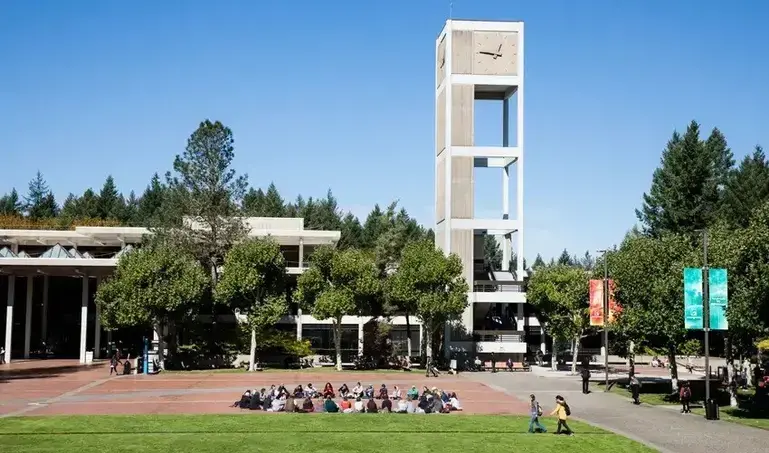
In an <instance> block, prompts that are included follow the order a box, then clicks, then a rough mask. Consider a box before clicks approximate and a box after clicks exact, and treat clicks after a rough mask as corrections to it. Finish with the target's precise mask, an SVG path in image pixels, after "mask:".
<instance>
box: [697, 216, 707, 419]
mask: <svg viewBox="0 0 769 453" xmlns="http://www.w3.org/2000/svg"><path fill="white" fill-rule="evenodd" d="M698 232H700V233H702V330H703V333H704V337H705V338H704V340H705V341H704V343H705V345H704V347H705V408H706V410H705V412H706V413H707V412H709V410H710V408H709V405H710V268H709V267H708V230H707V229H702V230H698Z"/></svg>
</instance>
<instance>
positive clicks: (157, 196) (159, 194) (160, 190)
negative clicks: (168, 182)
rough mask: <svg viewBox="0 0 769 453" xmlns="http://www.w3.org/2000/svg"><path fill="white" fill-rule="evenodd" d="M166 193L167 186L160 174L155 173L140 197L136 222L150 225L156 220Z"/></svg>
mask: <svg viewBox="0 0 769 453" xmlns="http://www.w3.org/2000/svg"><path fill="white" fill-rule="evenodd" d="M165 195H166V186H164V185H163V183H162V182H160V176H158V174H157V173H155V174H154V175H153V176H152V179H151V180H150V183H149V185H148V186H147V188H146V189H145V190H144V193H143V194H142V196H141V198H140V199H139V206H138V208H137V214H136V223H137V224H139V225H140V226H150V225H151V224H152V223H153V222H154V221H156V220H158V217H159V214H160V210H161V208H162V206H163V201H164V199H165Z"/></svg>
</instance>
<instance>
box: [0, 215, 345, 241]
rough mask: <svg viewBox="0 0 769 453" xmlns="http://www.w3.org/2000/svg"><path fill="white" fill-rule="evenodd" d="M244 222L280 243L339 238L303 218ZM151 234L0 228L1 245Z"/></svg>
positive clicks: (253, 232)
mask: <svg viewBox="0 0 769 453" xmlns="http://www.w3.org/2000/svg"><path fill="white" fill-rule="evenodd" d="M244 222H245V223H246V225H247V226H248V228H250V231H249V234H248V235H249V237H267V236H270V237H273V238H274V239H275V240H276V241H277V242H278V243H279V244H281V245H297V246H298V245H299V241H300V239H301V240H302V241H303V242H304V244H305V245H332V244H334V243H336V242H337V241H339V238H340V237H341V234H342V233H341V232H340V231H328V230H305V229H304V226H303V224H304V219H302V218H299V217H295V218H272V217H248V218H244ZM147 234H152V231H150V230H149V229H148V228H144V227H81V226H76V227H75V229H74V230H69V231H60V230H7V229H0V247H1V246H3V245H31V246H39V245H42V246H53V245H56V244H61V245H63V246H72V247H77V246H83V247H122V246H123V245H125V244H140V243H141V242H142V238H143V237H144V235H147Z"/></svg>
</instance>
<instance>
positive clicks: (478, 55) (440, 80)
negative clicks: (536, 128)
mask: <svg viewBox="0 0 769 453" xmlns="http://www.w3.org/2000/svg"><path fill="white" fill-rule="evenodd" d="M523 28H524V27H523V22H502V21H499V22H491V21H466V20H448V21H447V22H446V25H445V26H444V28H443V30H442V31H441V33H440V35H439V36H438V39H437V40H436V43H435V51H436V62H435V74H436V81H435V86H436V90H435V155H436V158H435V184H436V185H435V217H436V218H435V223H436V225H435V241H436V245H437V246H438V247H440V248H441V249H443V250H444V251H445V252H446V253H456V254H457V255H459V257H460V258H461V259H462V262H463V264H464V276H465V278H466V279H467V281H468V283H469V284H470V290H471V294H469V300H470V306H469V307H468V309H467V310H466V311H465V313H464V315H463V317H462V323H461V324H462V326H461V327H462V328H460V329H450V328H448V329H447V334H448V335H447V341H448V342H449V344H448V345H447V346H450V348H446V349H447V354H448V353H449V352H450V351H455V352H460V351H464V352H470V351H471V350H472V349H473V346H475V351H474V352H475V353H480V354H488V353H491V352H495V353H497V356H498V357H500V355H499V354H502V355H503V356H504V355H510V356H512V357H513V360H516V359H518V360H520V359H522V355H523V354H524V353H526V352H527V348H526V341H525V339H524V338H525V336H524V329H525V327H526V326H527V325H528V322H527V320H524V304H525V302H526V295H525V293H524V292H523V285H522V284H521V280H523V275H524V269H523V260H522V259H518V260H517V264H516V268H515V269H513V270H511V269H510V268H509V267H510V266H509V263H510V258H511V252H512V250H513V244H515V248H516V255H517V256H518V257H523V155H524V153H523V150H524V141H523V137H524V134H523V133H524V130H523V121H524V110H523V78H524V70H523V62H524V51H523V42H524V39H523ZM476 101H484V102H493V103H498V104H499V107H500V108H499V123H498V124H499V126H500V128H501V132H502V143H500V144H499V146H475V141H474V123H475V112H474V110H475V108H474V107H475V105H476ZM512 109H515V110H514V111H513V110H512ZM511 112H515V113H513V114H514V117H515V119H516V123H515V125H514V127H515V130H514V131H512V134H511V130H510V129H511V126H510V123H511V121H510V116H511ZM479 167H487V168H498V169H499V173H500V175H501V178H500V179H501V187H500V191H501V192H502V206H500V208H501V209H500V212H499V215H498V216H495V217H493V218H476V217H475V206H474V197H475V193H474V192H475V176H476V171H475V169H476V168H479ZM511 171H515V172H516V178H515V183H516V190H515V191H514V194H515V197H516V202H515V211H516V212H514V213H512V214H511V213H510V192H511V190H510V179H511V178H510V172H511ZM486 173H491V172H483V174H486ZM485 235H495V236H497V237H498V238H499V239H500V240H501V246H502V250H503V255H504V256H503V260H502V266H501V268H500V269H493V268H491V267H490V266H489V263H486V262H485V261H484V254H483V243H484V236H485ZM513 239H515V240H514V241H513ZM537 324H538V323H537ZM472 333H474V334H475V335H474V336H473V335H469V334H472ZM473 337H475V340H476V341H475V344H473V343H474V342H473Z"/></svg>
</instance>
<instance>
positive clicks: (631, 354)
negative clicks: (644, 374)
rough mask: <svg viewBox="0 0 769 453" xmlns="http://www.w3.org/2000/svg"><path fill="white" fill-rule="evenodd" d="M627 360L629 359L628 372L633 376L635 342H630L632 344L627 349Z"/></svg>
mask: <svg viewBox="0 0 769 453" xmlns="http://www.w3.org/2000/svg"><path fill="white" fill-rule="evenodd" d="M627 358H628V371H629V372H630V375H631V376H632V375H634V374H635V342H634V341H633V340H630V344H629V345H628V347H627Z"/></svg>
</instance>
